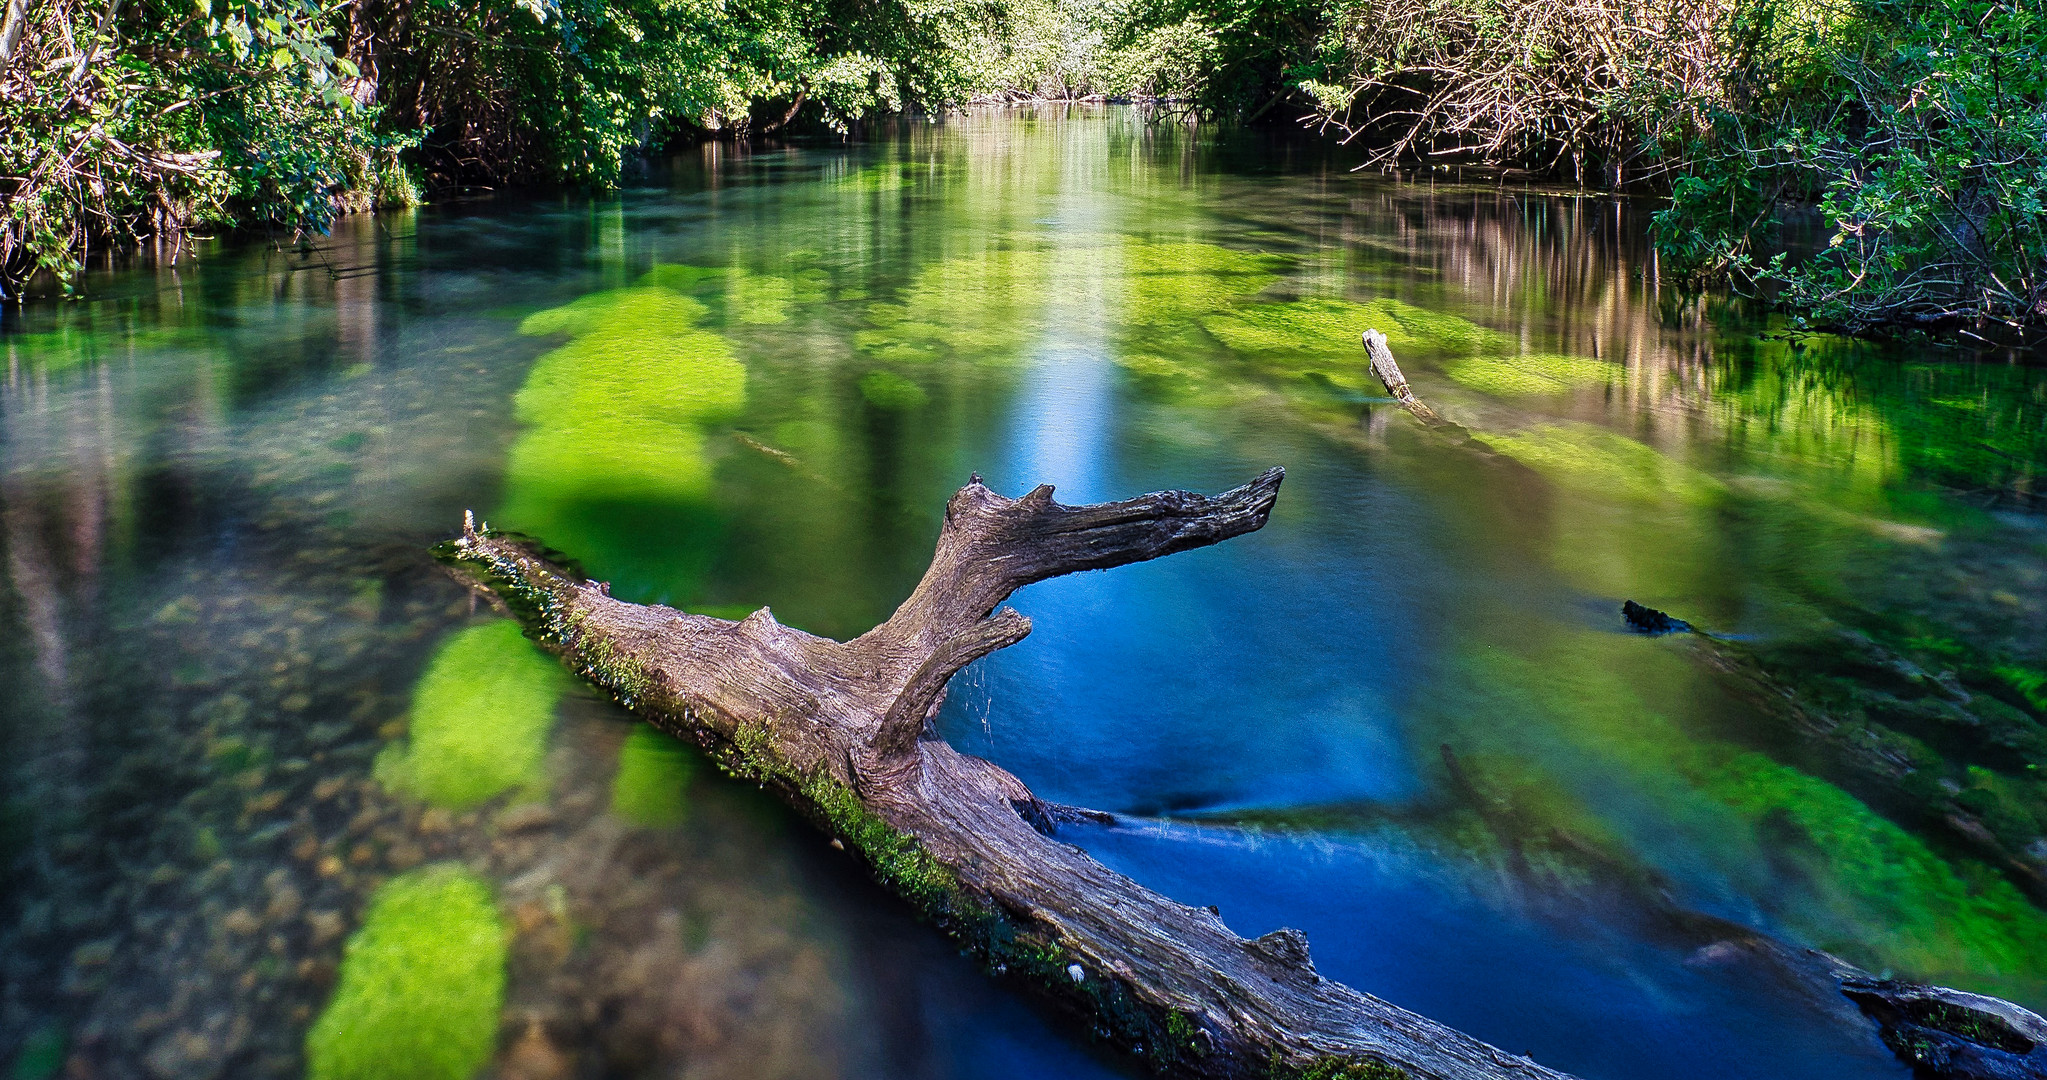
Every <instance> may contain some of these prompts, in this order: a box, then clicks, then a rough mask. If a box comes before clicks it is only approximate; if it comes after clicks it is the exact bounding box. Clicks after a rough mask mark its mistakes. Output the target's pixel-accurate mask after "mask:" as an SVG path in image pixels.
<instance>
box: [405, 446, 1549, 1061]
mask: <svg viewBox="0 0 2047 1080" xmlns="http://www.w3.org/2000/svg"><path fill="white" fill-rule="evenodd" d="M1281 478H1282V472H1281V470H1279V469H1273V470H1271V471H1270V472H1267V473H1265V474H1264V475H1262V476H1260V477H1258V478H1257V479H1256V480H1254V481H1252V482H1251V483H1249V484H1246V485H1244V486H1243V487H1240V488H1236V489H1234V490H1231V491H1228V492H1225V493H1223V494H1221V495H1217V496H1213V497H1207V496H1201V495H1195V494H1190V493H1188V492H1183V491H1166V492H1157V493H1154V494H1150V495H1144V496H1140V497H1138V498H1135V499H1129V500H1125V501H1122V502H1113V503H1103V504H1099V505H1092V506H1065V505H1062V504H1060V503H1058V502H1056V501H1054V500H1053V498H1052V488H1051V487H1050V486H1041V487H1038V488H1036V489H1034V490H1033V491H1031V492H1030V493H1029V494H1027V495H1025V496H1023V497H1022V498H1019V499H1010V498H1005V497H1003V496H1001V495H998V494H996V493H995V492H993V491H990V490H989V489H988V488H987V487H985V486H984V485H982V484H981V482H980V480H979V478H978V477H976V478H975V479H974V480H973V481H972V482H970V483H969V484H968V485H967V486H966V487H964V488H961V489H960V490H959V492H958V493H957V494H955V495H954V496H953V497H952V499H951V501H950V502H949V503H948V504H947V506H946V512H945V521H944V525H943V527H942V528H941V530H940V533H939V537H938V545H937V551H936V553H935V555H934V556H933V558H932V562H931V566H930V569H929V570H928V571H926V573H925V575H924V578H923V580H922V581H921V582H920V583H919V584H918V586H917V588H916V590H915V591H914V592H913V593H912V594H911V595H910V597H909V598H908V599H907V600H905V601H904V602H903V603H902V605H901V606H900V607H899V608H897V609H896V612H895V614H894V615H893V616H891V617H890V618H889V620H888V621H887V622H884V623H882V624H881V625H880V626H877V627H875V628H874V629H873V630H870V631H868V632H867V633H865V634H862V635H861V636H859V637H857V638H855V639H853V640H851V641H847V642H838V641H832V640H829V639H826V638H821V637H817V636H814V635H811V634H807V633H804V632H802V631H800V630H795V629H792V628H790V627H785V626H782V625H780V624H779V623H777V622H776V621H775V619H774V616H773V615H772V614H771V613H770V612H769V611H768V610H767V609H766V608H763V609H761V610H759V611H756V612H754V613H753V614H752V615H749V616H747V617H746V618H745V619H743V620H741V621H739V622H728V621H725V620H722V619H715V618H711V617H708V616H703V615H692V614H686V613H684V612H680V611H675V610H672V609H669V608H665V607H647V606H641V605H637V604H629V603H624V602H621V601H618V600H614V599H613V598H612V597H611V596H610V595H609V590H608V588H607V587H606V586H605V585H604V584H603V583H601V582H591V581H587V580H584V579H583V578H582V577H581V576H580V575H578V574H576V573H574V572H572V571H569V570H567V569H564V568H563V566H562V565H560V564H559V562H558V561H557V560H554V559H552V558H550V556H549V554H548V553H547V552H545V550H544V549H542V548H540V547H539V546H538V545H537V544H535V543H533V542H531V541H527V540H522V539H520V538H517V537H513V536H508V535H501V534H493V533H489V532H476V531H474V530H471V529H467V528H465V530H464V535H463V536H462V537H461V538H460V539H457V540H454V541H451V542H449V543H448V544H445V545H443V546H442V548H441V549H440V554H441V556H442V558H443V559H444V561H446V562H447V563H449V564H450V565H451V566H452V567H453V568H454V569H455V570H456V572H457V574H458V575H459V576H461V577H463V578H464V579H465V580H466V581H468V582H469V583H471V584H472V585H473V586H474V587H476V588H478V589H479V590H480V591H483V592H485V593H487V594H488V595H491V596H493V597H495V598H497V599H498V600H499V601H500V602H502V603H503V604H504V605H505V606H506V607H507V608H508V609H509V610H511V611H512V613H513V614H515V615H516V616H518V617H519V618H520V619H521V620H522V621H523V622H524V623H525V624H526V626H527V628H528V630H529V632H530V633H531V634H532V636H533V637H534V638H535V639H536V640H538V641H539V642H540V643H541V644H542V645H543V646H544V647H546V648H548V649H549V650H551V651H553V652H555V653H557V654H559V655H560V656H562V657H563V658H564V659H565V660H566V661H567V662H568V663H569V664H570V665H571V666H572V667H573V668H574V669H576V670H577V672H578V673H579V674H581V675H583V676H584V677H585V678H587V679H589V680H590V681H592V682H593V683H595V684H597V685H598V686H600V687H603V688H604V689H606V690H608V691H610V692H611V693H612V694H613V695H614V696H616V697H617V698H618V700H619V701H621V702H622V703H624V704H625V705H626V706H627V707H629V708H631V709H633V710H634V711H636V712H638V713H639V714H640V715H641V716H643V717H645V718H647V719H648V720H650V721H652V722H653V723H654V724H656V725H657V726H659V727H661V728H663V729H665V730H667V731H669V732H672V733H674V734H676V735H679V736H682V737H684V738H688V739H691V740H692V741H694V742H696V743H698V744H699V745H701V746H703V747H704V748H705V749H706V750H707V751H709V752H710V753H711V754H712V755H713V756H714V757H715V758H717V759H718V760H719V761H720V762H721V763H722V764H723V765H724V766H725V768H726V769H727V770H728V771H730V772H732V773H734V774H735V775H737V776H740V777H743V778H747V779H752V780H755V781H758V782H759V783H761V784H762V785H763V786H766V787H772V788H773V789H774V790H775V791H776V792H777V793H778V794H779V795H781V796H782V797H783V798H784V799H785V800H786V801H788V802H789V803H790V804H791V805H793V806H795V807H796V808H797V809H798V810H799V811H801V812H803V813H804V814H806V815H807V816H808V817H810V818H811V819H812V820H814V821H815V822H817V823H818V824H819V825H820V826H821V827H823V828H825V829H826V830H828V831H829V832H831V833H832V834H833V835H834V836H836V837H838V838H839V839H841V840H843V841H844V842H845V844H846V846H847V847H848V848H849V849H850V850H852V851H854V852H857V853H858V854H859V855H860V856H861V857H862V858H863V859H864V860H865V861H866V862H867V863H868V864H869V865H870V866H871V867H872V868H873V870H874V871H875V873H876V875H877V877H879V878H880V880H881V881H882V882H883V883H884V884H885V885H887V886H889V887H890V888H892V889H893V890H894V891H896V892H897V893H898V894H900V895H902V896H903V897H904V898H905V899H907V900H909V901H910V902H911V903H913V904H915V905H916V906H917V907H918V908H919V909H920V910H921V911H922V912H923V913H924V914H925V916H926V917H928V918H930V919H931V920H932V921H934V922H936V923H937V924H938V925H939V926H940V927H942V928H943V929H945V930H946V931H947V932H948V933H950V934H951V935H953V936H954V937H955V938H956V939H958V940H959V941H960V942H961V943H962V944H963V945H965V946H967V947H968V948H970V949H971V950H973V951H974V952H975V953H976V954H977V955H978V956H979V957H980V958H981V959H982V961H983V962H984V963H985V964H986V965H987V966H988V968H989V969H990V970H991V971H993V972H995V973H997V974H1001V975H1006V976H1008V977H1010V978H1012V979H1017V980H1021V981H1024V982H1026V983H1029V984H1031V985H1033V986H1035V987H1036V988H1037V989H1038V990H1040V991H1041V992H1043V993H1045V994H1047V995H1049V996H1050V997H1051V998H1053V999H1054V1000H1055V1001H1057V1002H1059V1003H1061V1004H1063V1005H1065V1006H1066V1007H1069V1008H1071V1009H1073V1010H1074V1011H1076V1012H1078V1013H1080V1014H1082V1015H1083V1016H1085V1017H1086V1018H1087V1019H1089V1020H1090V1021H1091V1022H1092V1023H1093V1024H1094V1025H1095V1027H1096V1029H1097V1030H1098V1031H1099V1032H1105V1033H1107V1034H1108V1035H1109V1037H1110V1038H1112V1039H1113V1040H1114V1041H1115V1042H1116V1043H1118V1044H1119V1045H1120V1046H1121V1047H1122V1048H1123V1049H1124V1050H1126V1051H1128V1052H1130V1053H1133V1054H1135V1055H1137V1056H1138V1057H1140V1058H1142V1059H1144V1060H1145V1061H1146V1062H1147V1063H1148V1064H1149V1065H1150V1066H1151V1067H1152V1068H1153V1069H1154V1070H1155V1071H1157V1072H1160V1073H1162V1074H1166V1075H1172V1076H1197V1077H1259V1078H1265V1077H1286V1076H1302V1077H1314V1078H1316V1080H1338V1078H1343V1080H1391V1078H1394V1077H1402V1076H1407V1077H1435V1078H1443V1080H1451V1078H1457V1080H1466V1078H1507V1077H1513V1078H1517V1080H1536V1078H1550V1080H1562V1074H1559V1073H1556V1072H1553V1071H1551V1070H1549V1069H1546V1068H1543V1067H1542V1066H1539V1065H1537V1064H1535V1063H1534V1062H1532V1061H1529V1060H1528V1059H1526V1058H1523V1057H1518V1056H1515V1055H1511V1054H1507V1053H1504V1052H1502V1051H1500V1050H1497V1049H1495V1048H1493V1047H1491V1046H1488V1045H1486V1044H1485V1043H1482V1042H1480V1041H1478V1040H1476V1039H1473V1038H1471V1037H1469V1036H1467V1035H1464V1034H1462V1033H1460V1032H1457V1031H1454V1030H1452V1029H1450V1028H1447V1027H1444V1026H1443V1025H1441V1024H1438V1023H1436V1022H1434V1021H1431V1020H1429V1019H1427V1018H1425V1017H1422V1016H1419V1015H1416V1014H1415V1013H1412V1012H1409V1011H1407V1010H1405V1009H1401V1008H1399V1007H1397V1006H1394V1005H1392V1004H1389V1003H1387V1002H1385V1001H1382V1000H1380V999H1378V998H1375V997H1372V996H1371V995H1369V994H1364V993H1360V992H1358V991H1356V990H1353V989H1351V988H1350V987H1348V986H1344V985H1342V984H1340V983H1336V982H1332V981H1330V980H1328V979H1325V978H1322V977H1321V976H1320V975H1318V974H1316V972H1315V967H1314V964H1313V962H1312V960H1311V959H1310V956H1309V952H1308V943H1307V939H1306V937H1305V936H1304V935H1302V934H1301V933H1300V932H1299V931H1297V930H1291V929H1280V930H1275V931H1273V932H1272V933H1269V934H1266V935H1265V936H1263V937H1260V938H1255V939H1249V940H1247V939H1245V938H1242V937H1239V936H1237V935H1236V934H1235V933H1233V932H1232V931H1231V930H1230V929H1229V928H1228V927H1227V926H1225V925H1224V924H1223V922H1222V920H1221V919H1220V918H1219V917H1218V916H1217V914H1216V913H1215V912H1213V911H1212V910H1210V909H1206V908H1197V907H1190V906H1188V905H1186V904H1181V903H1177V902H1175V901H1173V900H1171V899H1168V898H1167V897H1164V896H1161V895H1159V894H1158V893H1155V892H1152V891H1151V890H1149V889H1146V888H1144V887H1143V886H1141V885H1139V884H1137V883H1136V882H1134V881H1132V880H1130V879H1129V878H1126V877H1124V876H1122V875H1121V874H1117V873H1115V872H1114V871H1111V870H1109V869H1108V868H1106V867H1104V866H1102V865H1101V864H1100V863H1098V862H1096V861H1095V860H1094V859H1092V858H1090V857H1089V856H1088V855H1087V854H1086V853H1085V852H1084V851H1082V850H1081V849H1080V848H1078V847H1075V846H1073V845H1072V844H1069V843H1063V842H1061V841H1060V840H1059V839H1058V838H1057V833H1058V830H1059V828H1060V826H1061V825H1062V824H1066V823H1071V822H1075V821H1078V820H1082V819H1094V820H1098V821H1108V820H1112V819H1110V818H1109V816H1108V815H1103V814H1094V813H1092V812H1089V811H1083V810H1077V809H1074V808H1071V807H1064V806H1059V805H1056V804H1051V803H1047V802H1045V801H1043V800H1040V799H1038V798H1037V797H1035V796H1034V795H1032V794H1031V792H1030V791H1029V789H1027V788H1026V787H1025V786H1024V785H1023V783H1022V782H1021V781H1019V780H1018V779H1017V778H1016V777H1014V776H1012V775H1010V774H1009V773H1007V772H1005V771H1003V770H1002V769H1000V768H998V767H996V766H995V765H993V764H991V763H989V762H987V761H984V760H982V759H979V758H975V757H971V756H968V755H965V754H961V753H959V752H958V751H956V750H954V749H953V748H952V747H951V746H950V745H948V744H947V743H945V742H944V741H943V740H942V739H939V738H938V737H937V736H936V735H935V733H934V732H933V731H932V729H931V727H930V719H931V717H932V716H933V715H934V714H935V713H936V712H937V710H938V706H939V704H940V702H941V701H942V700H943V696H944V693H945V686H946V683H947V681H948V680H949V679H950V678H951V677H952V675H953V674H954V673H955V672H957V671H959V670H960V669H961V668H963V667H965V666H966V665H968V664H970V663H972V662H973V661H974V660H975V659H977V658H979V657H982V656H985V655H987V654H988V653H990V652H993V651H995V650H996V649H999V648H1002V647H1003V646H1006V645H1010V644H1013V643H1015V642H1016V641H1019V640H1021V639H1022V638H1023V637H1024V635H1026V634H1028V633H1029V632H1030V621H1029V620H1028V619H1026V618H1024V617H1023V616H1022V615H1019V614H1017V613H1016V612H1015V611H1014V610H1011V609H1007V608H1005V609H1002V610H1000V611H997V610H996V608H997V606H998V605H999V604H1001V603H1002V601H1003V600H1004V599H1006V598H1007V597H1008V596H1009V595H1010V594H1011V593H1012V592H1014V591H1015V590H1017V589H1019V588H1021V587H1023V586H1025V585H1028V584H1030V583H1032V582H1034V581H1042V580H1044V579H1046V578H1050V577H1055V576H1058V575H1061V574H1070V573H1075V572H1078V571H1082V570H1101V569H1107V568H1110V567H1115V566H1121V565H1123V564H1126V563H1132V562H1138V561H1141V560H1145V559H1154V558H1158V557H1160V556H1162V555H1169V554H1172V553H1174V552H1177V551H1185V550H1187V549H1189V548H1196V547H1202V546H1205V545H1208V544H1214V543H1217V542H1219V541H1222V540H1226V539H1228V538H1230V537H1233V536H1238V535H1241V534H1243V533H1247V532H1251V531H1253V530H1255V529H1258V528H1259V527H1261V526H1263V525H1264V524H1265V521H1266V517H1267V515H1268V514H1269V513H1270V512H1271V510H1272V506H1273V502H1274V500H1275V499H1276V498H1277V497H1278V494H1279V485H1280V480H1281Z"/></svg>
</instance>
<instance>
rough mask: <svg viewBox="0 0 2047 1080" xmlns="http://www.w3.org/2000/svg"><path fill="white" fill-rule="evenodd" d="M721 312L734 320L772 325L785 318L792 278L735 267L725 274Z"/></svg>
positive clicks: (792, 292)
mask: <svg viewBox="0 0 2047 1080" xmlns="http://www.w3.org/2000/svg"><path fill="white" fill-rule="evenodd" d="M726 282H727V284H726V290H725V312H726V315H727V316H728V317H729V318H731V319H733V320H734V321H736V322H741V323H747V324H750V325H754V326H776V325H780V324H782V323H785V322H788V321H789V308H790V306H791V304H792V303H793V302H794V301H795V300H796V282H794V281H791V280H790V279H788V278H785V277H782V276H780V275H775V274H752V273H747V272H745V271H743V270H742V271H736V272H734V273H732V274H730V275H729V276H728V277H727V278H726Z"/></svg>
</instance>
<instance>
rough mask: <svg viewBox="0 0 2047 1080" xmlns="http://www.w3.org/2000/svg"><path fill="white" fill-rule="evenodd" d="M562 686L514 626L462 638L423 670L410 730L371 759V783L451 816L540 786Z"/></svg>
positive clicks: (503, 624) (482, 629) (473, 630)
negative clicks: (449, 812) (374, 763)
mask: <svg viewBox="0 0 2047 1080" xmlns="http://www.w3.org/2000/svg"><path fill="white" fill-rule="evenodd" d="M564 684H565V679H564V678H563V676H562V673H561V669H560V668H559V667H558V666H557V665H556V664H555V662H554V661H553V660H551V659H549V658H548V657H547V655H546V654H544V653H542V652H541V651H540V650H539V649H538V648H536V647H535V646H534V645H533V643H532V642H530V641H527V640H526V638H525V636H524V635H523V634H522V633H520V630H519V624H518V623H516V622H514V621H512V620H510V619H500V620H497V621H494V622H489V623H484V624H482V625H480V626H472V627H470V628H468V629H466V630H463V631H460V632H459V633H457V634H455V635H454V636H453V637H451V638H449V639H448V640H447V642H446V643H444V644H443V645H442V646H441V647H440V649H439V651H437V652H435V653H434V657H433V659H432V660H431V661H429V662H428V663H427V669H426V674H424V675H422V676H420V680H419V684H418V685H417V686H415V687H414V688H413V691H412V722H411V733H410V735H409V737H408V739H407V742H406V743H405V744H403V745H399V744H393V745H392V746H390V747H388V748H386V749H385V751H384V752H383V753H382V754H379V755H378V757H377V769H376V771H377V778H378V779H379V780H382V781H383V782H384V784H385V785H386V786H387V787H390V788H393V789H395V790H399V791H404V792H407V793H409V794H412V795H416V796H418V797H420V798H422V799H425V800H427V801H428V802H431V803H433V804H435V805H436V806H445V807H449V808H451V809H459V808H462V807H468V806H474V805H476V804H477V803H480V802H483V801H484V800H486V799H489V798H491V797H492V796H495V795H498V794H501V793H503V792H506V791H509V790H512V789H513V788H528V789H531V788H535V787H538V786H539V785H540V784H541V782H542V771H541V763H542V759H543V758H544V757H545V756H546V753H547V734H548V731H549V730H550V729H552V728H553V727H554V708H555V703H556V702H557V701H559V700H560V699H561V695H562V690H563V687H564Z"/></svg>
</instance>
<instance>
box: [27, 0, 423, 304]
mask: <svg viewBox="0 0 2047 1080" xmlns="http://www.w3.org/2000/svg"><path fill="white" fill-rule="evenodd" d="M10 9H11V10H10V12H9V14H10V18H9V20H8V22H9V24H10V25H8V26H7V27H5V32H0V43H4V44H7V45H8V46H9V47H8V48H6V49H4V50H0V52H4V56H0V286H5V285H6V284H8V283H10V282H15V281H19V280H20V278H21V277H22V276H23V275H24V274H25V273H26V272H28V271H29V270H32V269H34V268H35V267H37V266H42V267H46V268H48V269H50V270H52V271H54V272H55V273H56V274H57V275H58V277H59V279H60V280H61V281H63V282H64V283H65V284H66V285H67V286H68V285H69V283H70V281H71V275H72V273H73V269H74V267H75V266H76V265H77V263H78V261H79V260H80V259H82V258H83V257H85V255H86V254H87V253H88V252H89V251H90V250H91V249H92V247H93V245H95V244H114V245H125V244H130V243H134V242H136V241H142V240H151V241H157V242H171V243H175V242H176V241H177V239H178V237H179V236H180V234H181V233H182V232H183V231H184V230H187V229H190V228H193V227H213V226H219V225H225V224H229V223H231V222H232V221H234V220H236V219H237V218H246V219H249V220H257V221H274V222H279V223H282V224H284V225H286V226H287V227H290V228H294V229H315V230H317V229H321V228H324V227H325V226H326V224H327V222H328V221H329V220H330V219H331V218H332V217H333V215H334V214H335V213H336V212H337V211H339V210H341V209H344V208H347V207H348V206H350V205H363V204H367V203H371V202H376V201H382V200H387V199H405V198H409V197H410V195H411V191H410V187H409V185H408V183H407V181H406V178H405V175H404V173H403V171H402V170H401V169H400V168H399V167H398V162H397V157H396V154H397V151H398V150H399V148H400V147H402V146H403V145H404V142H405V140H404V138H403V137H394V136H390V135H384V134H379V133H378V132H377V130H376V128H375V120H376V109H375V107H374V106H373V105H365V104H363V103H362V102H360V101H358V100H357V99H356V98H353V97H351V96H349V94H348V93H347V92H346V91H345V89H344V80H346V79H348V78H349V77H350V76H351V75H353V74H354V71H353V68H352V66H351V65H350V64H349V62H348V61H347V60H346V59H344V58H340V57H337V56H336V55H335V54H334V52H333V50H332V48H331V47H330V46H329V43H328V41H327V27H328V22H329V12H328V11H327V10H325V9H323V8H321V7H320V6H318V4H317V2H316V0H210V2H209V0H201V2H200V3H198V4H193V3H189V2H187V3H180V4H176V5H173V4H171V3H169V2H168V0H137V2H132V3H128V4H125V5H124V4H122V3H121V2H119V0H108V2H107V3H105V4H104V5H103V6H94V7H90V8H89V7H87V6H86V5H85V4H84V3H83V2H82V0H27V2H26V3H22V4H15V5H10Z"/></svg>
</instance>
